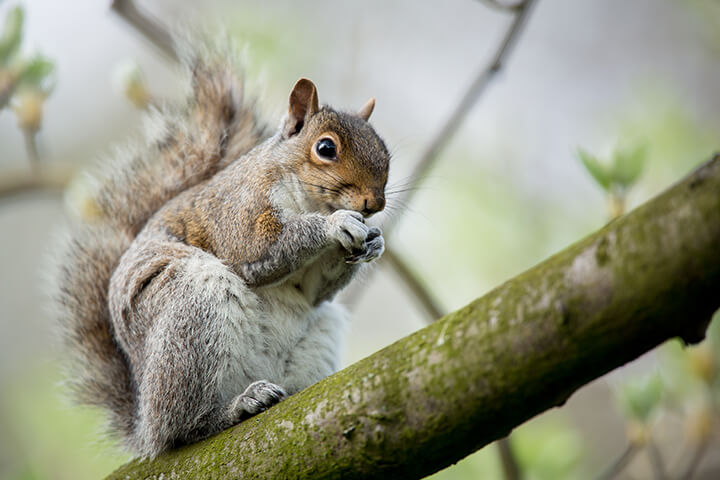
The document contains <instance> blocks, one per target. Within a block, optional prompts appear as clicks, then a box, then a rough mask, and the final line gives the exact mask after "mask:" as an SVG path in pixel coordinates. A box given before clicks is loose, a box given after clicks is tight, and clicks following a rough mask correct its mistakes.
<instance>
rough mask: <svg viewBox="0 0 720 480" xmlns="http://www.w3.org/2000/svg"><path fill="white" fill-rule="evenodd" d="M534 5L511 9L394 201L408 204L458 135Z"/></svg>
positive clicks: (390, 225) (529, 1) (528, 1)
mask: <svg viewBox="0 0 720 480" xmlns="http://www.w3.org/2000/svg"><path fill="white" fill-rule="evenodd" d="M491 3H497V2H491ZM534 3H535V0H525V1H523V2H521V3H519V4H518V6H517V7H516V8H515V9H513V11H514V12H515V13H514V18H513V21H512V23H511V24H510V27H509V28H508V29H507V31H506V32H505V36H504V37H503V40H502V42H500V45H499V47H498V49H497V51H496V52H495V54H494V55H493V57H492V58H491V60H490V62H489V63H488V64H487V66H485V67H484V68H482V69H481V70H480V73H479V74H478V75H477V76H476V77H475V79H474V80H473V82H472V83H471V84H470V87H469V88H468V89H467V91H466V92H465V94H464V95H463V96H462V97H461V98H460V101H459V102H458V104H457V105H456V106H455V109H454V110H453V111H452V112H451V113H450V116H449V117H448V118H447V120H445V123H444V124H443V125H442V126H441V127H440V129H439V130H438V131H437V133H436V134H435V136H434V137H433V138H432V140H431V141H430V143H429V144H428V146H427V147H426V148H425V150H424V151H423V153H422V154H421V155H420V159H419V160H418V162H417V163H416V164H415V167H414V168H413V171H412V174H411V175H410V182H409V188H407V189H405V190H404V191H403V192H402V193H401V196H400V199H399V200H397V201H399V202H400V203H401V204H408V203H409V202H410V200H411V199H412V197H413V196H414V194H415V192H416V191H417V189H416V188H413V187H415V186H416V185H417V184H418V183H419V182H420V181H422V179H423V178H424V177H425V175H427V173H428V171H429V170H430V168H432V166H433V164H434V163H435V161H436V160H437V158H438V155H439V154H440V152H441V151H442V149H443V148H444V147H445V146H446V145H447V143H448V142H449V141H450V139H451V138H452V137H453V135H454V134H455V133H456V132H457V129H458V127H459V126H460V124H461V123H462V121H463V120H464V119H465V117H466V116H467V114H468V113H469V112H470V110H471V109H472V107H473V105H475V103H476V102H477V100H478V99H479V98H480V96H481V95H482V94H483V92H484V91H485V88H486V87H487V86H488V85H489V84H490V82H491V81H492V79H493V78H495V77H496V76H497V74H498V73H499V72H500V71H501V70H502V68H503V67H504V65H505V62H506V61H507V59H508V57H509V55H510V54H511V53H512V48H513V46H514V45H515V44H516V43H517V40H518V38H519V37H520V33H522V30H523V26H524V25H525V23H526V20H527V18H528V15H529V14H530V11H531V9H532V6H533V4H534ZM398 219H399V217H393V218H390V219H388V221H387V222H385V225H384V227H383V231H384V232H385V235H386V236H389V235H390V233H391V232H392V230H393V229H394V227H395V224H396V223H397V221H398Z"/></svg>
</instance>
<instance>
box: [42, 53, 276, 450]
mask: <svg viewBox="0 0 720 480" xmlns="http://www.w3.org/2000/svg"><path fill="white" fill-rule="evenodd" d="M200 43H202V42H200ZM188 52H189V53H187V54H185V55H184V57H183V61H182V64H183V67H184V69H185V71H186V76H187V81H188V83H189V84H190V88H189V93H188V94H187V97H186V99H185V100H184V101H183V102H181V103H180V104H175V105H172V104H169V105H165V106H162V107H159V108H157V109H155V110H154V111H152V112H151V113H150V114H149V116H148V118H147V121H148V124H147V125H146V128H144V130H145V131H146V132H147V135H146V138H145V139H144V141H140V142H136V143H135V144H131V145H128V146H126V147H125V148H122V149H118V150H117V151H116V152H115V154H114V155H112V156H111V158H110V159H108V161H105V162H103V163H102V164H100V165H98V167H97V168H96V169H95V172H93V173H88V174H87V176H86V180H87V181H86V182H83V185H87V189H88V190H89V194H88V195H87V198H86V199H85V200H83V204H82V207H81V209H80V210H81V212H80V217H81V218H80V221H76V222H73V224H72V225H71V226H70V228H69V232H68V234H67V235H66V238H65V239H64V241H62V242H61V245H60V247H59V252H58V254H57V256H56V259H55V260H56V263H57V268H56V270H55V273H54V279H53V282H54V287H53V290H54V300H55V303H56V305H57V308H58V310H59V311H58V316H59V328H60V333H61V336H62V339H63V341H64V343H65V346H66V348H67V350H68V351H69V354H70V358H71V362H70V365H69V372H68V374H67V378H68V383H69V384H70V388H71V391H72V393H73V396H74V399H75V400H76V401H77V402H79V403H83V404H90V405H95V406H100V407H103V408H105V409H107V410H108V411H109V413H110V417H109V427H110V431H111V432H113V433H116V434H119V436H120V437H121V438H125V439H127V438H131V434H132V431H133V429H134V426H135V418H136V404H135V402H136V400H135V398H136V392H135V390H136V386H135V382H134V379H133V375H132V372H131V371H130V368H129V362H128V360H127V358H126V356H125V354H124V352H123V351H122V349H121V348H120V347H119V345H118V344H117V342H116V340H115V336H114V334H113V327H112V323H111V321H110V313H109V309H108V298H107V297H108V284H109V281H110V277H111V275H112V273H113V271H114V270H115V268H116V266H117V264H118V261H119V260H120V257H121V256H122V255H123V253H124V252H125V251H126V250H127V249H128V247H129V246H130V244H131V243H132V241H133V239H134V238H135V236H136V235H137V234H138V232H139V231H140V229H141V228H142V227H143V225H144V224H145V223H146V222H147V220H148V219H149V218H150V217H151V216H152V215H153V213H155V212H156V211H157V210H158V209H159V208H160V207H162V205H164V204H165V203H166V202H167V201H168V200H170V199H171V198H173V197H175V196H176V195H178V194H179V193H180V192H182V191H184V190H186V189H188V188H190V187H192V186H194V185H196V184H198V183H200V182H202V181H203V180H206V179H208V178H210V177H211V176H212V175H214V174H215V173H216V172H218V171H219V170H221V169H223V168H224V167H225V166H227V165H228V164H229V163H231V162H232V161H234V160H235V159H237V158H239V157H240V156H241V155H243V154H244V153H246V152H247V151H249V150H250V149H251V148H253V147H254V146H255V145H257V144H258V143H259V142H260V141H262V140H263V139H264V138H265V137H266V136H267V135H268V133H269V129H268V128H267V125H266V124H265V122H264V121H262V120H261V119H259V117H258V116H257V114H256V109H255V101H254V99H250V98H247V97H246V95H245V91H244V80H243V76H242V74H240V73H239V72H240V69H239V68H237V66H236V65H235V64H234V63H233V60H232V59H233V58H236V55H234V49H233V51H228V48H227V47H225V48H218V47H216V46H214V45H208V44H207V43H203V44H202V45H201V46H199V47H196V46H193V47H192V48H191V49H189V50H188Z"/></svg>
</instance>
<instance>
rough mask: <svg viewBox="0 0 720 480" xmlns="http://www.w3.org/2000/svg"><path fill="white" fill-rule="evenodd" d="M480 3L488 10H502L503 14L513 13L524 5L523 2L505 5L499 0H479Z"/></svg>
mask: <svg viewBox="0 0 720 480" xmlns="http://www.w3.org/2000/svg"><path fill="white" fill-rule="evenodd" d="M480 1H481V2H482V3H484V4H485V5H487V6H488V7H490V8H494V9H496V10H502V11H505V12H514V11H517V10H520V9H521V8H523V3H525V2H523V1H519V2H508V3H505V2H502V1H499V0H480Z"/></svg>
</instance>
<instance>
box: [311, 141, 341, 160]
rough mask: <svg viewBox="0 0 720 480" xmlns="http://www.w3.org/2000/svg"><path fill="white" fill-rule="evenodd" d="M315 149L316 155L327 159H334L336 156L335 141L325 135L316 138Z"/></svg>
mask: <svg viewBox="0 0 720 480" xmlns="http://www.w3.org/2000/svg"><path fill="white" fill-rule="evenodd" d="M315 150H316V151H317V154H318V155H320V156H321V157H323V158H326V159H328V160H335V158H336V157H337V147H336V146H335V142H333V141H332V139H330V138H327V137H325V138H321V139H320V140H318V142H317V143H316V144H315Z"/></svg>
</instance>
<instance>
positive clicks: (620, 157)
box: [611, 144, 647, 188]
mask: <svg viewBox="0 0 720 480" xmlns="http://www.w3.org/2000/svg"><path fill="white" fill-rule="evenodd" d="M646 156H647V147H646V145H645V144H639V145H636V146H635V147H634V148H632V149H627V150H620V149H618V150H617V151H616V152H615V155H614V156H613V166H612V169H611V172H612V173H611V178H612V182H613V183H616V184H617V185H618V186H620V187H622V188H629V187H631V186H632V185H633V184H634V183H635V182H636V181H637V179H638V178H639V177H640V174H641V173H642V171H643V168H644V167H645V157H646Z"/></svg>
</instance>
